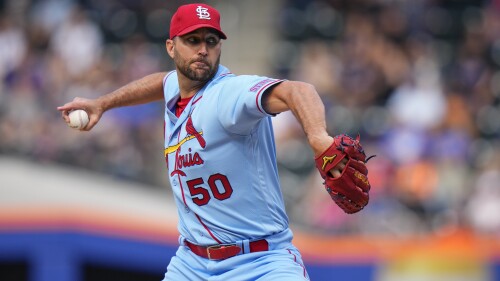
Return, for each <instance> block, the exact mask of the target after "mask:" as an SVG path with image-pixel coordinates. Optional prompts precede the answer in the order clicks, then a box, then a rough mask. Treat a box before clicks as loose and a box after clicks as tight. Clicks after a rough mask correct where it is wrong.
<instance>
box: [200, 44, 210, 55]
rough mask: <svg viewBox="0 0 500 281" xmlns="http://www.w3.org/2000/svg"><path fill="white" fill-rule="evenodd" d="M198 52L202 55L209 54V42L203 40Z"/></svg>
mask: <svg viewBox="0 0 500 281" xmlns="http://www.w3.org/2000/svg"><path fill="white" fill-rule="evenodd" d="M198 54H199V55H201V56H207V55H208V49H207V43H205V42H202V43H201V44H200V48H199V49H198Z"/></svg>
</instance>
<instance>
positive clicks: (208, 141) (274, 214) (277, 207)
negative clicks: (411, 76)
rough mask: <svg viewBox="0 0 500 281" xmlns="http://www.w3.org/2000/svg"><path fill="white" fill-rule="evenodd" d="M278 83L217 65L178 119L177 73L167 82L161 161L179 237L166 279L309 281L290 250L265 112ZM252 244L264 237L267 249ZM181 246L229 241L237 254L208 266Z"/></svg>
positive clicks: (297, 256) (207, 261) (296, 253)
mask: <svg viewBox="0 0 500 281" xmlns="http://www.w3.org/2000/svg"><path fill="white" fill-rule="evenodd" d="M281 81H282V80H277V79H271V78H267V77H261V76H249V75H244V76H236V75H234V74H232V73H230V72H229V70H228V69H227V68H226V67H224V66H219V69H218V71H217V74H216V75H215V76H214V78H213V79H211V80H210V81H209V82H208V83H207V84H206V85H205V87H203V88H202V89H201V90H200V91H199V92H198V93H196V94H195V96H193V98H192V99H191V101H190V102H189V104H188V105H187V106H186V108H185V109H184V111H183V113H182V114H181V115H180V117H179V118H177V117H176V116H175V106H176V103H177V101H178V99H179V98H180V96H179V85H178V80H177V73H176V72H175V71H173V72H170V73H168V74H167V75H166V76H165V78H164V81H163V87H164V94H165V101H166V103H165V106H166V108H165V157H166V161H167V165H168V171H169V175H170V183H171V185H172V189H173V193H174V197H175V201H176V204H177V209H178V213H179V225H178V228H179V232H180V234H181V236H180V238H179V244H180V247H179V249H178V250H177V253H176V255H175V256H174V257H172V259H171V261H170V263H169V265H168V268H167V273H166V274H165V278H164V279H163V280H164V281H174V280H175V281H182V280H186V281H198V280H199V281H207V280H208V281H227V280H237V281H246V280H249V281H250V280H251V281H254V280H261V281H267V280H269V281H275V280H290V281H304V280H309V278H308V275H307V272H306V269H305V268H304V265H303V262H302V258H301V255H300V253H299V251H298V250H297V248H295V246H294V245H293V244H292V236H293V235H292V231H291V230H290V229H289V227H288V217H287V215H286V213H285V205H284V202H283V197H282V195H281V190H280V185H279V178H278V169H277V165H276V149H275V143H274V135H273V128H272V123H271V115H269V114H267V113H266V112H265V111H264V110H263V108H262V96H263V93H264V92H265V91H266V90H267V89H269V87H272V86H273V85H276V84H278V83H280V82H281ZM257 239H259V240H260V241H262V239H265V241H266V244H267V245H268V249H267V251H258V252H253V251H252V250H251V246H250V245H251V241H255V240H257ZM185 241H189V242H191V243H194V244H198V245H215V244H230V243H233V244H235V245H237V246H238V247H239V248H240V249H241V251H240V253H239V255H237V256H234V257H231V258H227V259H223V260H211V259H206V258H204V257H201V256H199V255H197V254H194V253H193V252H192V251H191V250H190V249H189V248H188V247H187V246H186V244H185Z"/></svg>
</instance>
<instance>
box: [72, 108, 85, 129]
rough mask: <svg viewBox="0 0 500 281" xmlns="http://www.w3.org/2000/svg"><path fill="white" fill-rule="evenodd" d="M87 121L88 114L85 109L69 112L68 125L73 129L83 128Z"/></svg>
mask: <svg viewBox="0 0 500 281" xmlns="http://www.w3.org/2000/svg"><path fill="white" fill-rule="evenodd" d="M88 123H89V115H88V114H87V112H86V111H85V110H82V109H77V110H73V111H71V112H70V113H69V124H68V125H69V126H70V127H71V128H73V129H78V130H80V129H83V128H85V126H87V124H88Z"/></svg>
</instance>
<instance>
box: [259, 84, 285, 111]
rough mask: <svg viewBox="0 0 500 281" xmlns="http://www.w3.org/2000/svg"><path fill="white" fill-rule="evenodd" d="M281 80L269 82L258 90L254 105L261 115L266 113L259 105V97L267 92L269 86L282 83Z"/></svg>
mask: <svg viewBox="0 0 500 281" xmlns="http://www.w3.org/2000/svg"><path fill="white" fill-rule="evenodd" d="M282 81H283V80H274V81H271V82H269V83H267V84H266V85H264V86H263V87H262V89H260V91H259V92H258V93H257V96H255V104H256V105H257V109H258V110H259V111H260V112H262V113H266V112H264V110H263V109H262V108H261V107H260V105H259V97H260V95H261V94H262V93H263V92H264V91H265V90H267V88H269V86H271V85H273V84H276V83H279V82H282Z"/></svg>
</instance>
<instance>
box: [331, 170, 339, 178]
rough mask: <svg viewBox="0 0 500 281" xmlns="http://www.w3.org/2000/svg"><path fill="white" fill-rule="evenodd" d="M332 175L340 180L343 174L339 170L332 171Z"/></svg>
mask: <svg viewBox="0 0 500 281" xmlns="http://www.w3.org/2000/svg"><path fill="white" fill-rule="evenodd" d="M330 173H331V174H332V176H333V178H338V177H340V175H341V174H342V173H341V172H340V171H339V170H338V169H337V168H334V169H332V170H331V171H330Z"/></svg>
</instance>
